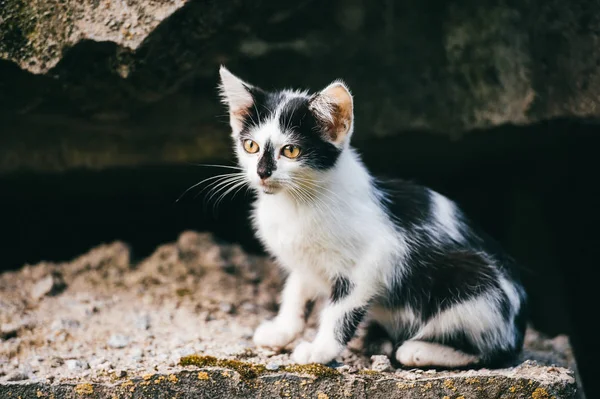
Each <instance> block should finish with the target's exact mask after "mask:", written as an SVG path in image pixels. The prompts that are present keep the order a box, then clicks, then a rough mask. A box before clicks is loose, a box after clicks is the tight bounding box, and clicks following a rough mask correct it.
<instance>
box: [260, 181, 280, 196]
mask: <svg viewBox="0 0 600 399" xmlns="http://www.w3.org/2000/svg"><path fill="white" fill-rule="evenodd" d="M259 184H260V188H261V189H262V191H263V193H265V194H275V193H276V192H277V191H278V190H279V189H280V188H281V186H280V185H279V184H277V183H273V182H264V181H261V182H260V183H259Z"/></svg>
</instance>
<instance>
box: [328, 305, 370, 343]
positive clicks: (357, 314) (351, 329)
mask: <svg viewBox="0 0 600 399" xmlns="http://www.w3.org/2000/svg"><path fill="white" fill-rule="evenodd" d="M366 312H367V309H366V308H365V307H361V308H356V309H354V310H352V311H350V312H348V313H346V314H345V315H344V316H343V317H342V319H341V320H339V321H338V324H337V325H336V327H335V336H336V338H337V340H338V342H339V343H340V344H342V345H346V344H347V343H348V341H350V340H351V339H352V337H353V336H354V333H355V332H356V329H357V328H358V325H359V324H360V322H361V321H362V319H363V317H365V314H366Z"/></svg>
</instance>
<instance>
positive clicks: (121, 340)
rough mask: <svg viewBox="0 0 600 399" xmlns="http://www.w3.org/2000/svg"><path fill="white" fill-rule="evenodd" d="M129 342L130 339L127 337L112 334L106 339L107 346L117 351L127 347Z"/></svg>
mask: <svg viewBox="0 0 600 399" xmlns="http://www.w3.org/2000/svg"><path fill="white" fill-rule="evenodd" d="M130 341H131V338H129V337H128V336H127V335H121V334H113V335H111V336H110V338H109V339H108V342H107V344H108V346H110V347H111V348H117V349H118V348H125V347H126V346H127V345H129V342H130Z"/></svg>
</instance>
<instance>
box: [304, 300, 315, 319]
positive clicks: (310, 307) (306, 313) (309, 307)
mask: <svg viewBox="0 0 600 399" xmlns="http://www.w3.org/2000/svg"><path fill="white" fill-rule="evenodd" d="M314 308H315V301H313V300H310V301H308V302H306V305H304V321H308V318H309V317H310V314H311V313H312V311H313V309H314Z"/></svg>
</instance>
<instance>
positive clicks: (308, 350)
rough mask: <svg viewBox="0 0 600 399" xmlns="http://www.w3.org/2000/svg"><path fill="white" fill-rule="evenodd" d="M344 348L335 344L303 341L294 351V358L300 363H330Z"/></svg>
mask: <svg viewBox="0 0 600 399" xmlns="http://www.w3.org/2000/svg"><path fill="white" fill-rule="evenodd" d="M342 349H343V348H340V345H339V344H337V343H335V344H334V345H327V346H324V345H318V344H315V343H314V342H305V341H302V342H300V343H299V344H298V346H296V349H294V352H293V353H292V360H293V361H294V362H296V363H298V364H310V363H322V364H325V363H329V362H331V361H332V360H333V359H335V358H336V356H337V355H339V354H340V352H341V351H342Z"/></svg>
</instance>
